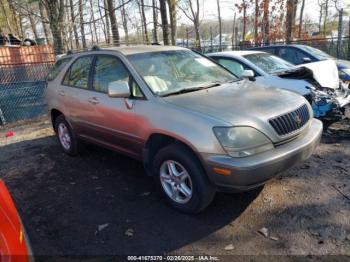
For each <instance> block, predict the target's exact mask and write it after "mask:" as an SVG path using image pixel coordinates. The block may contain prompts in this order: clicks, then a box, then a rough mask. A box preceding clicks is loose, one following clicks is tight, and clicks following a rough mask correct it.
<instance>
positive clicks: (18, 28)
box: [7, 0, 23, 37]
mask: <svg viewBox="0 0 350 262" xmlns="http://www.w3.org/2000/svg"><path fill="white" fill-rule="evenodd" d="M7 2H8V5H9V8H10V11H11V15H12V20H13V22H14V24H15V26H16V32H13V33H15V34H16V35H17V36H19V35H20V34H22V32H21V26H22V25H20V21H19V20H20V19H17V18H18V17H17V12H16V8H15V5H14V0H8V1H7ZM22 37H23V35H22Z"/></svg>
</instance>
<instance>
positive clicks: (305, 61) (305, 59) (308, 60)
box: [303, 57, 311, 64]
mask: <svg viewBox="0 0 350 262" xmlns="http://www.w3.org/2000/svg"><path fill="white" fill-rule="evenodd" d="M303 62H304V63H305V64H307V63H310V62H311V59H310V57H304V58H303Z"/></svg>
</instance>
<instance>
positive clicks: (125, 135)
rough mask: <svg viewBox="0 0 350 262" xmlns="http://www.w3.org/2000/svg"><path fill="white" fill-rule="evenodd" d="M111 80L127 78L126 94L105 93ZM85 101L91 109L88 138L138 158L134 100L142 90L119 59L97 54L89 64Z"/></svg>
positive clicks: (140, 97)
mask: <svg viewBox="0 0 350 262" xmlns="http://www.w3.org/2000/svg"><path fill="white" fill-rule="evenodd" d="M114 81H125V82H128V84H129V86H130V88H131V96H130V97H129V98H115V97H114V98H113V97H109V96H108V85H109V83H111V82H114ZM91 85H92V87H91V91H90V92H89V97H88V101H89V103H90V107H91V108H90V110H91V112H93V113H92V115H91V118H90V122H91V123H92V124H93V128H94V134H93V135H94V136H93V137H90V138H91V139H93V140H95V141H97V142H98V143H101V144H103V145H105V146H108V147H111V148H113V149H115V150H118V151H121V152H123V153H126V154H128V155H130V156H133V157H136V158H139V156H140V155H141V148H142V146H141V144H142V141H141V140H140V138H139V137H137V136H136V135H135V134H136V131H135V115H134V103H135V101H136V100H140V99H143V94H142V92H141V90H140V89H139V87H138V86H137V84H136V82H135V81H134V80H133V78H132V76H131V74H130V73H129V71H128V70H127V68H126V67H125V65H124V64H123V63H122V61H121V60H120V59H119V58H118V57H117V56H113V55H97V56H96V58H95V61H94V64H93V69H92V79H91Z"/></svg>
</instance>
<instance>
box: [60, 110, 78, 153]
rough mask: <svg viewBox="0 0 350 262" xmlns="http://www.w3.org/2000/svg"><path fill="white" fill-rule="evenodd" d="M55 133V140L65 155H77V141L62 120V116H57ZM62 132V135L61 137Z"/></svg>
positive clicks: (63, 119)
mask: <svg viewBox="0 0 350 262" xmlns="http://www.w3.org/2000/svg"><path fill="white" fill-rule="evenodd" d="M55 131H56V135H57V140H58V142H59V144H60V146H61V148H62V150H63V152H65V153H66V154H68V155H70V156H75V155H77V154H78V151H79V150H78V140H77V138H76V135H75V133H74V131H73V130H72V129H71V127H70V125H69V124H68V122H67V121H66V119H65V118H64V115H59V116H58V117H57V118H56V120H55ZM62 132H63V135H62Z"/></svg>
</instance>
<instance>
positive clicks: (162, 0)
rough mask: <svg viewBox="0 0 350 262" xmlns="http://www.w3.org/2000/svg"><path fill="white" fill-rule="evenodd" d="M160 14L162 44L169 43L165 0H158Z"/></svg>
mask: <svg viewBox="0 0 350 262" xmlns="http://www.w3.org/2000/svg"><path fill="white" fill-rule="evenodd" d="M159 8H160V16H161V19H162V31H163V42H164V45H169V23H168V15H167V9H166V0H159Z"/></svg>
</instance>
